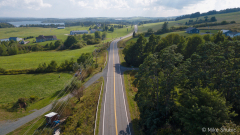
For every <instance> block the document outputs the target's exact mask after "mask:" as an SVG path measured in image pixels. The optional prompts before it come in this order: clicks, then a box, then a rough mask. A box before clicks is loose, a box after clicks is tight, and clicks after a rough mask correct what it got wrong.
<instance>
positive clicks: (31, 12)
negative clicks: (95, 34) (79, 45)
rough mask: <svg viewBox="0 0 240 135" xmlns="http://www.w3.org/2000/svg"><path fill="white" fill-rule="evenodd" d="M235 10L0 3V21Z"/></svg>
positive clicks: (104, 2)
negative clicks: (23, 18) (25, 18)
mask: <svg viewBox="0 0 240 135" xmlns="http://www.w3.org/2000/svg"><path fill="white" fill-rule="evenodd" d="M235 7H240V2H239V0H0V17H35V18H82V17H133V16H143V17H170V16H179V15H184V14H191V13H194V12H201V13H203V12H207V11H210V10H217V11H219V10H221V9H227V8H235Z"/></svg>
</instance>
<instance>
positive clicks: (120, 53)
mask: <svg viewBox="0 0 240 135" xmlns="http://www.w3.org/2000/svg"><path fill="white" fill-rule="evenodd" d="M122 51H123V49H122V48H119V49H118V54H119V59H120V65H122V66H124V67H128V66H127V63H126V61H125V59H124V57H125V55H124V54H123V52H122Z"/></svg>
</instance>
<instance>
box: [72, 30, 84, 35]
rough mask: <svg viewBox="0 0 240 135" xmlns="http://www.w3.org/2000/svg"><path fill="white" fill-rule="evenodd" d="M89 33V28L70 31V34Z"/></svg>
mask: <svg viewBox="0 0 240 135" xmlns="http://www.w3.org/2000/svg"><path fill="white" fill-rule="evenodd" d="M84 33H85V34H88V31H87V30H76V31H70V35H75V34H84Z"/></svg>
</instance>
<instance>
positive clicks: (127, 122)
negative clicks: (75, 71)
mask: <svg viewBox="0 0 240 135" xmlns="http://www.w3.org/2000/svg"><path fill="white" fill-rule="evenodd" d="M135 30H137V27H136V26H135ZM128 36H132V34H129V35H127V36H125V37H128ZM125 37H122V38H121V39H123V38H125ZM119 40H120V39H116V40H114V41H113V42H112V43H111V45H110V48H109V59H108V65H107V69H108V70H107V76H106V85H105V90H104V96H103V100H102V108H101V117H100V124H99V125H100V126H99V134H100V135H118V134H119V135H132V134H133V131H132V126H131V118H130V113H129V109H128V103H127V98H126V93H125V87H124V83H123V72H122V70H121V66H120V61H119V55H118V48H117V42H118V41H119Z"/></svg>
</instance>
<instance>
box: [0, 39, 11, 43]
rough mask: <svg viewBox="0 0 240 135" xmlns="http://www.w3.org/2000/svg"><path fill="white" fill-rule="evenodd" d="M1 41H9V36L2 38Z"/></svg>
mask: <svg viewBox="0 0 240 135" xmlns="http://www.w3.org/2000/svg"><path fill="white" fill-rule="evenodd" d="M0 41H1V42H3V41H5V42H7V41H9V38H5V39H0Z"/></svg>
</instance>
